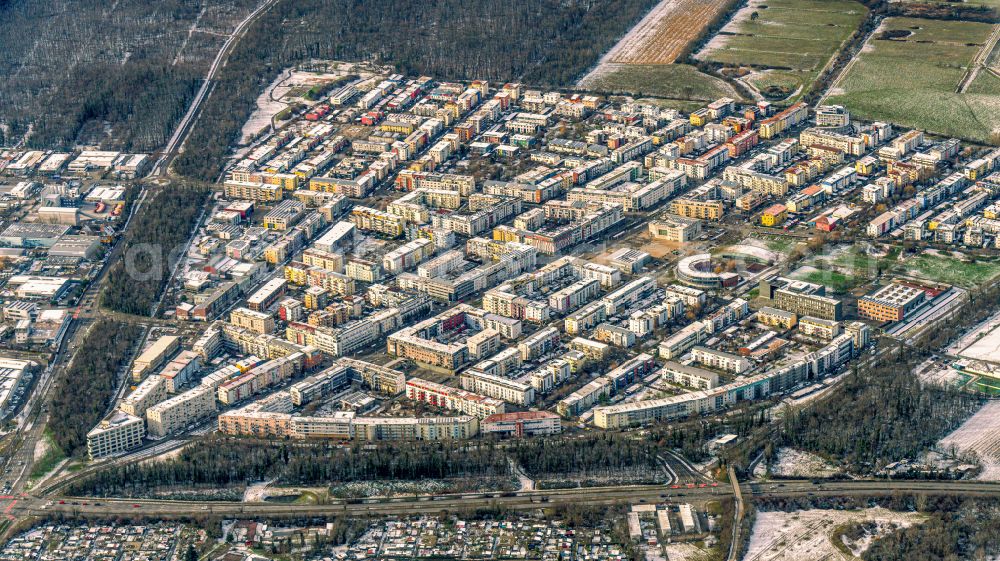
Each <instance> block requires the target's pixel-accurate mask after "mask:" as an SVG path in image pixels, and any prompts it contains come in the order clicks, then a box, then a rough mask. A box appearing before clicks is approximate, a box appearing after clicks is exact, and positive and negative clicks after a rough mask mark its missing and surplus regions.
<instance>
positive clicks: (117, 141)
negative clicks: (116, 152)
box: [0, 0, 256, 152]
mask: <svg viewBox="0 0 1000 561" xmlns="http://www.w3.org/2000/svg"><path fill="white" fill-rule="evenodd" d="M255 5H256V0H159V1H157V2H153V3H150V2H144V1H142V0H117V1H116V2H105V1H102V0H46V1H42V0H7V1H2V2H0V76H3V77H4V79H3V80H0V129H4V128H6V129H7V130H8V132H9V134H6V135H4V136H5V138H3V139H4V140H6V141H8V142H10V143H15V142H18V141H19V140H21V139H23V138H24V137H25V136H26V135H27V144H28V145H29V146H32V147H42V148H56V147H61V148H67V147H69V146H71V145H73V144H89V145H97V146H103V147H108V148H115V149H121V150H128V151H138V152H149V151H152V150H155V149H156V148H157V147H159V146H161V145H163V144H164V143H165V142H166V140H167V138H168V137H169V134H170V131H171V130H172V128H173V126H174V125H175V123H176V122H177V120H178V119H179V118H180V117H181V115H182V114H183V112H184V111H185V110H186V107H187V104H188V103H189V102H190V100H191V97H192V96H193V95H194V92H195V91H196V89H197V88H198V86H199V84H200V82H201V79H202V78H204V76H205V73H206V72H207V69H208V65H209V63H210V62H211V60H212V59H213V58H214V57H215V54H216V53H217V52H218V50H219V48H220V47H221V45H222V43H223V41H224V40H225V38H224V35H225V34H226V33H228V32H229V31H230V30H231V29H232V28H234V27H235V25H236V23H237V22H238V21H240V20H241V19H243V18H244V17H245V16H246V14H248V13H250V11H251V10H252V9H253V7H254V6H255ZM28 133H30V134H28Z"/></svg>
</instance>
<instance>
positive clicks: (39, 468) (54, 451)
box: [29, 430, 66, 479]
mask: <svg viewBox="0 0 1000 561" xmlns="http://www.w3.org/2000/svg"><path fill="white" fill-rule="evenodd" d="M44 438H45V441H46V443H47V444H48V449H47V450H46V451H45V454H44V455H43V456H42V457H41V458H39V459H38V461H37V462H35V463H33V464H32V465H31V473H30V474H29V477H30V478H31V479H39V478H41V477H43V476H44V475H45V474H47V473H48V472H50V471H52V470H53V469H55V467H56V465H58V464H59V462H61V461H63V460H64V459H66V453H65V452H63V451H62V449H61V448H59V447H58V446H56V443H55V440H53V439H52V434H51V433H50V432H49V431H48V430H46V431H45V435H44Z"/></svg>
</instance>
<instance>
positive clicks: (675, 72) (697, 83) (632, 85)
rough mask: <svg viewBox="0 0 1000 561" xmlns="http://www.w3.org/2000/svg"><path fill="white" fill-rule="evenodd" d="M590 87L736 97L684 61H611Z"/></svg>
mask: <svg viewBox="0 0 1000 561" xmlns="http://www.w3.org/2000/svg"><path fill="white" fill-rule="evenodd" d="M587 87H588V88H590V89H593V90H597V91H602V92H610V93H629V94H633V95H647V96H657V97H668V98H671V99H685V100H702V101H711V100H715V99H718V98H720V97H734V98H736V97H739V95H738V94H737V93H736V91H735V90H734V89H733V87H732V86H730V85H729V84H727V83H726V82H725V81H724V80H721V79H719V78H715V77H714V76H709V75H708V74H705V73H703V72H700V71H699V70H698V69H697V68H695V67H693V66H690V65H687V64H661V65H655V64H612V65H608V67H607V69H606V71H605V73H603V74H602V75H600V76H595V77H593V78H592V79H591V80H590V82H589V83H588V84H587Z"/></svg>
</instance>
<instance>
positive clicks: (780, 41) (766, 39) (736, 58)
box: [698, 0, 867, 95]
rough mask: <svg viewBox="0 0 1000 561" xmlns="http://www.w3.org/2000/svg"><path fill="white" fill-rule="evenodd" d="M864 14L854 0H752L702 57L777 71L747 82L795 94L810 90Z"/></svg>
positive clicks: (762, 73)
mask: <svg viewBox="0 0 1000 561" xmlns="http://www.w3.org/2000/svg"><path fill="white" fill-rule="evenodd" d="M866 11H867V9H866V8H865V7H864V6H863V5H861V4H860V3H858V2H855V1H853V0H775V1H770V0H751V1H750V3H749V4H748V5H747V6H746V7H745V8H743V9H741V10H740V11H739V13H737V14H736V16H735V17H733V19H732V21H730V22H729V23H728V24H727V25H726V26H725V27H723V28H722V31H721V32H720V33H719V34H718V35H716V36H715V37H714V38H712V40H711V41H710V42H709V43H708V45H707V46H706V47H705V48H704V49H702V51H701V52H700V53H699V55H698V57H699V58H701V59H703V60H708V61H712V62H718V63H721V64H725V65H727V66H754V67H757V68H758V69H774V70H778V71H780V72H761V73H760V74H757V75H754V76H752V77H751V78H749V80H750V81H751V82H752V83H753V84H754V85H755V86H757V87H758V88H759V89H760V90H761V91H762V92H765V93H769V91H770V92H772V93H774V94H775V95H777V92H784V93H785V94H786V95H787V94H793V93H796V94H797V92H799V91H806V90H807V89H808V88H809V86H810V85H811V83H812V81H813V80H815V79H816V77H817V76H818V75H819V72H820V71H821V70H822V69H823V67H824V66H825V65H826V64H827V62H828V61H829V60H830V59H831V58H832V57H833V56H834V55H835V54H836V53H837V51H838V50H840V48H841V46H842V45H843V43H844V42H845V41H846V40H847V39H848V38H849V37H850V36H851V34H852V33H854V31H855V30H856V29H857V28H858V26H859V25H860V24H861V22H862V20H863V19H864V17H865V13H866Z"/></svg>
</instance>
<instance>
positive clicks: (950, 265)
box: [896, 253, 1000, 288]
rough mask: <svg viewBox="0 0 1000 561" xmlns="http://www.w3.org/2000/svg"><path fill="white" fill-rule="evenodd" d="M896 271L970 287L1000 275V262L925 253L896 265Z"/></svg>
mask: <svg viewBox="0 0 1000 561" xmlns="http://www.w3.org/2000/svg"><path fill="white" fill-rule="evenodd" d="M896 272H897V273H899V274H904V275H909V276H912V277H918V278H922V279H926V280H930V281H934V282H943V283H947V284H953V285H957V286H963V287H967V288H969V287H975V286H979V285H981V284H983V283H985V282H987V281H989V280H991V279H993V278H995V277H996V276H997V275H1000V263H997V262H995V261H982V260H980V261H976V262H975V263H971V262H967V261H962V260H960V259H956V258H954V257H946V256H941V255H928V254H926V253H925V254H922V255H918V256H916V257H911V258H909V259H907V260H906V261H904V262H902V263H900V264H899V265H897V267H896Z"/></svg>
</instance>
